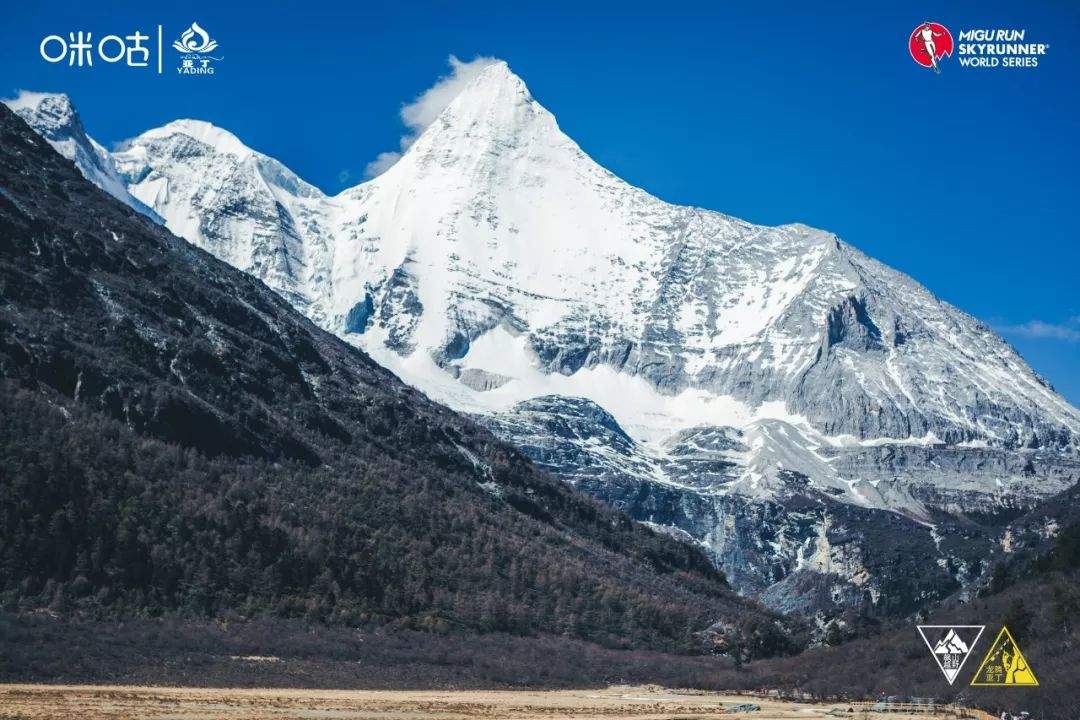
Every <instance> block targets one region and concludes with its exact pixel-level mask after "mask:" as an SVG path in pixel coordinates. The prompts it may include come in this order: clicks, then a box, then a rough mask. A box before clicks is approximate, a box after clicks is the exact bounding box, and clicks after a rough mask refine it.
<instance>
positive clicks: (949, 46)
mask: <svg viewBox="0 0 1080 720" xmlns="http://www.w3.org/2000/svg"><path fill="white" fill-rule="evenodd" d="M908 52H910V53H911V59H912V60H914V61H915V62H917V63H919V64H920V65H922V66H923V67H925V68H932V69H933V70H934V72H941V70H940V68H939V66H938V60H940V59H941V58H943V57H945V56H946V55H950V56H951V55H952V53H953V39H952V33H951V32H949V28H947V27H945V26H944V25H942V24H941V23H936V22H924V23H920V24H919V26H918V27H916V28H915V29H914V30H912V31H911V37H909V38H908Z"/></svg>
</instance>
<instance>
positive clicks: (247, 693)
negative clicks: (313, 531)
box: [0, 685, 941, 720]
mask: <svg viewBox="0 0 1080 720" xmlns="http://www.w3.org/2000/svg"><path fill="white" fill-rule="evenodd" d="M745 703H753V704H754V705H757V706H758V708H759V709H757V710H752V711H747V712H738V711H734V712H733V710H734V709H735V708H736V707H737V706H739V705H743V704H745ZM848 708H849V706H848V705H846V704H813V705H811V704H806V703H792V702H782V701H777V700H761V699H757V698H747V697H745V696H736V695H724V694H720V693H711V692H699V691H688V690H667V689H663V688H657V687H655V686H646V687H629V686H617V687H611V688H608V689H606V690H554V691H531V690H520V691H516V690H468V691H436V690H352V691H348V690H283V689H265V688H246V689H211V688H176V687H140V686H133V685H0V718H4V720H8V719H9V718H13V719H14V718H17V719H18V720H54V719H55V720H61V719H62V720H84V719H86V720H89V719H90V718H93V719H94V720H165V719H168V720H255V719H256V718H258V719H259V720H263V719H265V718H275V719H280V720H311V719H332V720H389V719H390V718H393V719H394V720H422V719H426V718H439V719H440V720H459V719H461V720H465V719H471V718H498V719H499V720H540V719H541V718H543V719H544V720H558V719H560V718H566V719H578V718H605V720H620V719H621V718H627V719H629V718H641V719H645V718H652V719H654V720H660V719H661V718H663V719H664V720H683V719H685V720H692V719H699V720H700V719H702V718H713V717H724V718H730V719H732V720H735V719H737V718H747V719H749V718H754V719H755V720H785V719H788V718H791V719H794V718H799V719H800V720H813V718H829V717H848V718H857V719H858V720H871V719H877V718H885V717H889V718H892V720H917V719H921V718H930V717H932V716H930V715H921V714H914V715H912V714H898V713H890V714H889V715H885V714H882V713H874V712H868V713H866V712H861V711H860V712H855V713H849V712H847V710H848ZM934 717H939V718H940V717H941V716H934Z"/></svg>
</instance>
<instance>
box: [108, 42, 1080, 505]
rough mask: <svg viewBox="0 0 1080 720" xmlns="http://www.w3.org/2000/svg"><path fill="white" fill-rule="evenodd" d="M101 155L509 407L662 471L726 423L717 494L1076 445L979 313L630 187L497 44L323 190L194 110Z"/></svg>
mask: <svg viewBox="0 0 1080 720" xmlns="http://www.w3.org/2000/svg"><path fill="white" fill-rule="evenodd" d="M115 161H116V164H117V167H118V168H119V170H120V172H121V175H122V176H123V178H124V180H125V182H126V183H127V185H128V188H129V190H130V192H131V193H132V194H134V195H135V196H136V197H137V198H139V199H140V200H142V201H143V202H145V203H147V204H148V205H150V206H151V207H153V208H154V209H155V210H156V211H157V212H158V213H159V214H160V215H161V216H162V217H163V218H165V220H166V222H167V224H168V226H169V228H170V229H172V230H173V231H174V232H176V233H177V234H179V235H181V236H183V237H185V238H187V239H189V240H190V241H191V242H193V243H195V244H197V245H199V246H201V247H204V248H205V249H207V250H209V251H210V252H213V253H214V254H216V255H218V256H219V257H221V258H223V259H225V260H227V261H228V262H230V263H232V264H234V265H236V266H238V267H240V268H242V269H244V270H247V271H249V272H251V273H253V274H255V275H256V276H258V277H260V278H261V279H263V280H264V281H266V282H267V283H268V284H269V285H271V286H272V287H274V288H276V289H277V290H279V291H280V292H282V293H283V294H284V295H285V296H286V297H287V298H289V299H290V300H291V301H292V302H293V303H294V304H295V305H296V306H297V307H299V308H300V309H301V310H303V311H304V312H305V313H307V314H308V316H309V317H311V318H312V319H313V320H314V321H315V322H317V323H319V324H320V325H322V326H323V327H325V328H327V329H330V330H331V331H333V332H336V333H338V334H340V335H342V336H343V337H345V338H346V339H348V340H350V341H351V342H354V343H356V344H358V345H360V346H362V347H364V348H365V349H366V350H368V352H370V353H371V354H372V355H373V356H374V357H375V358H376V359H377V360H379V361H380V362H382V363H383V364H384V365H386V366H388V367H390V368H391V369H393V370H394V371H395V372H397V373H398V374H399V375H400V376H402V377H403V378H404V379H406V380H407V381H409V382H411V383H412V384H414V385H416V386H418V387H421V388H422V389H424V390H425V391H426V392H427V393H429V394H430V395H431V396H433V397H434V398H436V399H438V400H440V401H442V402H445V403H447V404H449V405H451V406H452V407H455V408H457V409H461V410H467V411H472V412H478V413H482V414H500V415H502V414H505V413H512V412H514V408H515V407H518V406H520V405H521V404H523V403H527V402H528V401H530V400H532V399H535V398H538V397H549V396H562V397H577V398H585V399H587V400H589V401H591V402H593V403H595V404H597V405H599V406H600V407H602V408H603V409H604V410H606V411H607V412H609V413H610V414H611V416H613V417H614V419H615V421H617V422H618V424H619V425H620V426H621V427H622V428H623V429H625V431H626V432H627V433H628V435H629V436H630V437H631V438H632V439H633V441H634V442H635V443H638V444H639V446H640V449H641V452H643V453H645V455H647V456H648V457H647V458H646V459H645V460H643V461H642V462H644V463H646V464H648V465H650V467H653V468H654V469H656V471H655V473H654V475H655V476H656V477H660V478H662V477H665V475H664V473H665V472H666V471H665V470H663V469H662V468H664V467H668V466H670V463H669V462H668V460H667V459H666V455H665V453H667V452H668V451H667V450H665V448H666V447H667V445H666V443H668V441H669V440H670V438H672V437H675V436H676V435H677V434H679V433H683V432H686V431H688V430H689V429H691V428H696V427H729V428H736V429H739V430H740V432H745V433H746V437H747V438H749V439H750V440H749V441H747V442H746V443H744V445H745V448H744V450H742V451H739V452H737V453H735V451H732V452H733V453H735V454H733V455H730V456H726V457H728V459H729V460H731V461H732V462H734V463H736V464H737V465H738V466H739V467H741V468H743V470H742V471H741V472H742V475H741V477H740V478H739V479H738V481H737V482H730V483H727V484H726V485H725V487H726V488H727V490H728V491H731V492H741V493H746V494H750V495H754V496H768V495H772V494H775V493H777V492H780V491H781V490H780V489H782V488H783V487H785V485H786V483H787V482H788V481H787V480H786V479H785V478H787V477H788V476H787V475H785V474H784V473H783V472H781V470H784V471H785V472H797V473H801V474H803V475H805V476H807V477H815V476H816V477H818V479H819V481H820V483H821V484H822V486H823V487H828V488H830V492H831V493H832V494H833V495H835V496H837V497H839V498H840V499H842V500H845V501H848V502H851V503H857V504H862V505H876V506H880V505H884V506H888V505H889V504H890V503H891V502H893V500H890V498H895V497H900V496H903V497H907V495H906V494H905V493H894V492H891V491H889V490H888V489H883V488H878V487H877V486H876V485H875V486H871V485H868V484H867V481H866V478H860V477H852V476H851V473H850V472H849V473H845V472H843V471H842V470H840V469H837V465H838V463H837V462H834V460H835V459H829V457H828V456H829V455H830V454H835V453H848V454H849V455H850V454H851V453H852V452H863V451H865V449H866V448H868V447H880V446H891V447H899V448H928V447H934V446H939V445H940V446H946V447H991V448H998V449H1003V450H1009V449H1015V448H1020V447H1023V446H1029V447H1048V448H1065V449H1069V452H1073V451H1075V447H1076V443H1077V437H1080V414H1078V413H1077V411H1076V410H1075V409H1074V408H1072V407H1071V406H1069V405H1068V403H1067V402H1065V401H1064V400H1063V399H1061V398H1060V396H1058V395H1057V394H1056V393H1054V392H1053V391H1052V389H1050V388H1049V387H1048V386H1047V385H1046V384H1045V383H1044V382H1043V381H1042V380H1041V379H1040V378H1039V377H1038V376H1037V375H1036V374H1035V373H1034V372H1033V371H1032V370H1031V369H1030V368H1029V367H1028V366H1027V365H1026V364H1025V363H1024V362H1023V360H1022V359H1021V358H1020V357H1019V356H1018V355H1017V354H1016V353H1015V351H1014V350H1013V349H1012V348H1011V347H1010V346H1009V345H1008V344H1007V343H1005V342H1003V341H1002V340H1001V339H1000V338H999V337H997V336H996V335H995V334H994V333H993V332H991V331H990V330H989V329H987V328H986V326H985V325H983V324H982V323H979V322H978V321H977V320H975V319H974V318H971V317H969V316H967V315H966V314H964V313H963V312H961V311H959V310H957V309H956V308H953V307H951V306H949V305H948V304H946V303H943V302H941V301H940V300H938V299H937V298H936V297H934V296H933V294H931V293H930V292H929V291H927V290H926V289H925V288H923V287H921V286H920V285H918V283H916V282H915V281H913V280H912V279H911V278H908V277H906V276H904V275H902V274H900V273H897V272H895V271H893V270H891V269H890V268H887V267H885V266H884V265H881V264H880V263H877V262H875V261H874V260H872V259H870V258H868V257H866V256H865V255H863V254H862V253H860V252H858V251H857V250H856V249H854V248H853V247H851V246H850V245H847V244H846V243H844V242H842V241H840V240H839V239H837V238H836V237H835V236H834V235H832V234H830V233H828V232H824V231H820V230H815V229H813V228H808V227H805V226H802V225H786V226H780V227H763V226H756V225H753V224H750V223H747V222H744V221H741V220H738V219H736V218H732V217H729V216H726V215H723V214H720V213H716V212H710V211H707V210H702V209H698V208H691V207H683V206H678V205H672V204H669V203H666V202H663V201H661V200H659V199H658V198H656V197H654V196H652V195H650V194H649V193H647V192H645V191H643V190H641V189H639V188H636V187H633V186H631V185H629V184H628V183H626V182H624V181H622V180H621V179H619V178H617V177H615V176H614V175H613V174H611V173H610V172H608V171H607V170H605V169H604V168H602V167H601V166H599V165H598V164H597V163H596V162H594V161H593V160H592V159H591V158H590V157H589V156H588V155H587V154H586V153H585V152H584V151H583V150H582V149H581V148H580V147H579V146H578V145H577V144H576V143H575V142H574V141H573V140H571V139H570V138H568V137H567V136H566V135H565V134H564V133H563V132H562V131H561V130H560V129H559V126H558V123H557V122H556V120H555V118H554V116H553V115H552V114H551V113H550V112H548V111H547V110H546V109H545V108H544V107H543V106H541V105H540V104H539V103H538V102H537V101H536V100H535V99H534V98H533V96H532V95H531V93H530V92H529V90H528V88H527V87H526V86H525V84H524V82H522V80H521V79H520V78H519V77H517V76H516V75H515V74H514V73H513V72H512V71H511V70H510V68H509V67H508V66H507V65H506V63H503V62H499V63H495V64H492V65H490V66H488V67H486V68H485V69H483V70H482V71H481V72H480V73H479V74H478V75H477V76H476V77H475V78H473V79H472V80H471V81H470V82H469V83H468V84H467V85H465V87H464V88H463V89H462V90H461V91H460V92H459V93H458V95H457V96H456V97H454V98H453V99H452V101H450V102H449V104H448V105H447V106H446V107H445V109H443V111H442V112H441V114H439V116H438V117H437V118H436V119H435V120H434V122H432V123H431V124H430V125H429V126H428V127H427V128H426V130H425V131H424V132H423V133H422V134H421V136H420V137H419V138H417V139H416V141H415V142H414V143H413V144H412V145H411V146H410V147H409V148H408V150H407V151H406V152H405V153H404V155H403V156H402V158H401V159H400V160H399V161H398V162H397V163H396V164H395V165H394V166H393V167H391V168H390V169H389V170H388V171H387V172H385V173H384V174H382V175H380V176H379V177H377V178H375V179H373V180H371V181H368V182H365V183H363V184H361V185H358V186H356V187H354V188H351V189H349V190H346V191H344V192H342V193H340V194H339V195H337V196H334V197H327V196H325V195H324V194H323V193H322V192H320V191H319V190H318V189H316V188H314V187H313V186H311V185H309V184H307V183H305V182H304V181H303V180H301V179H300V178H299V177H297V176H296V175H295V174H294V173H292V172H291V171H289V170H288V169H287V168H285V167H284V166H283V165H281V164H280V163H278V162H277V161H275V160H273V159H271V158H269V157H268V156H266V155H263V154H262V153H259V152H257V151H254V150H252V149H251V148H249V147H248V146H246V145H245V144H244V143H243V142H241V141H240V140H239V139H238V138H237V137H236V136H235V135H233V134H231V133H229V132H227V131H224V130H221V129H220V128H217V127H214V126H213V125H210V124H208V123H203V122H199V121H192V120H181V121H177V122H174V123H170V124H168V125H166V126H164V127H162V128H157V129H154V130H150V131H148V132H146V133H144V134H143V135H140V136H139V137H137V138H134V139H133V140H131V141H129V142H128V143H126V144H124V145H123V146H122V149H121V150H120V151H119V152H118V153H116V154H115ZM905 452H907V451H905ZM999 479H1000V478H999ZM956 481H957V482H966V481H965V480H963V479H962V478H960V477H958V478H956ZM1010 482H1011V481H1010ZM905 502H906V501H905ZM908 509H909V510H912V511H913V512H914V511H915V509H916V503H914V502H912V503H909V504H908ZM919 511H920V512H921V510H919Z"/></svg>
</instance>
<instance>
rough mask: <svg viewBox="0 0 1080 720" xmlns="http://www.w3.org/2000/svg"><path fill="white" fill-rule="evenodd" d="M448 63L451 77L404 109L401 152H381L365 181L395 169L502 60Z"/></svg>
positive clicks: (450, 60)
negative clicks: (455, 102)
mask: <svg viewBox="0 0 1080 720" xmlns="http://www.w3.org/2000/svg"><path fill="white" fill-rule="evenodd" d="M447 62H448V63H449V65H450V73H449V74H448V75H444V76H442V77H440V78H439V79H438V80H436V81H435V84H434V85H432V86H431V87H429V88H428V89H427V90H425V91H424V92H422V93H420V94H419V95H417V96H416V98H415V99H414V100H413V101H412V102H410V103H406V104H405V105H403V106H402V108H401V111H400V113H399V115H400V116H401V122H402V123H404V125H405V127H407V128H408V129H409V132H408V133H406V134H405V135H402V136H401V140H400V143H399V146H400V148H399V149H398V150H387V151H385V152H381V153H379V154H378V155H377V156H376V157H375V159H374V160H372V161H371V162H369V163H368V164H367V166H366V167H365V168H364V177H365V178H367V179H371V178H373V177H377V176H379V175H382V174H383V173H384V172H386V171H387V170H389V169H390V168H391V167H393V165H394V163H396V162H397V161H398V160H399V159H400V158H401V154H402V153H403V152H405V151H406V150H408V149H409V146H410V145H412V144H413V143H414V142H416V139H417V138H418V137H420V134H421V133H423V132H424V130H426V129H427V127H428V125H430V124H431V123H433V122H435V118H437V117H439V113H441V112H442V111H443V110H445V109H446V106H447V105H449V104H450V102H451V101H452V100H453V99H454V98H455V97H456V96H457V94H458V93H460V92H461V90H462V89H463V88H464V87H465V86H466V85H468V84H469V82H471V81H472V79H473V78H475V77H476V76H477V75H479V74H480V72H481V71H482V70H483V69H484V68H486V67H487V66H489V65H491V64H493V63H497V62H499V59H498V58H494V57H484V56H477V57H475V58H473V59H472V60H469V61H467V62H466V61H462V60H459V59H458V58H457V57H455V56H454V55H451V56H450V57H449V58H447Z"/></svg>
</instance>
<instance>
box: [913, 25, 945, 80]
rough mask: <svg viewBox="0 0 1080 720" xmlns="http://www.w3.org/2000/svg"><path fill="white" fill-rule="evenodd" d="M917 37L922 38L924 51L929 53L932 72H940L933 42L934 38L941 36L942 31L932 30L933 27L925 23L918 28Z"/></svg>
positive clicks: (935, 46)
mask: <svg viewBox="0 0 1080 720" xmlns="http://www.w3.org/2000/svg"><path fill="white" fill-rule="evenodd" d="M918 33H919V37H921V38H922V41H923V45H925V46H926V52H927V53H929V54H930V64H931V65H932V66H933V68H934V72H936V73H938V74H939V75H940V74H941V68H940V67H938V62H937V45H935V44H934V38H936V37H941V36H942V34H943V33H939V32H934V28H932V27H930V23H926V24H925V25H923V26H922V27H921V28H919V30H918Z"/></svg>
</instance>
